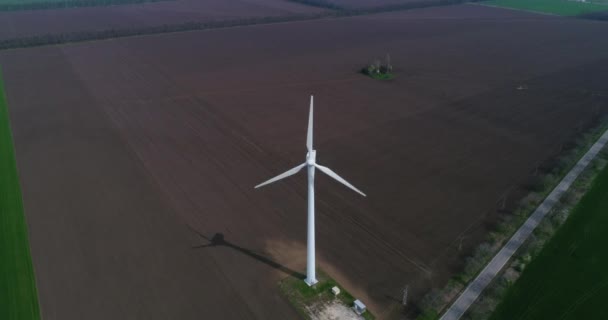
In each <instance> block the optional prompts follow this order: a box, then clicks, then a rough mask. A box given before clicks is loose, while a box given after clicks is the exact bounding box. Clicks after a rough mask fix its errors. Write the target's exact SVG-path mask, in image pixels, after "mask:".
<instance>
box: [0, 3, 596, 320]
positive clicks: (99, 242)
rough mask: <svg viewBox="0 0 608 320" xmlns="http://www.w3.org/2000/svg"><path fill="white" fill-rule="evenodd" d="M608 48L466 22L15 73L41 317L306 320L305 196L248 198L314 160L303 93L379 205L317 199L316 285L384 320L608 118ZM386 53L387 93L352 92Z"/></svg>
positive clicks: (371, 26) (328, 149)
mask: <svg viewBox="0 0 608 320" xmlns="http://www.w3.org/2000/svg"><path fill="white" fill-rule="evenodd" d="M604 29H605V25H603V24H600V23H595V22H590V21H579V20H570V19H560V18H552V17H544V16H542V17H541V16H536V15H531V14H525V13H518V12H512V11H506V10H504V11H503V10H499V9H493V8H484V7H479V6H459V7H451V8H434V9H423V10H415V11H410V12H402V13H390V14H382V15H375V16H365V17H357V18H349V19H335V20H319V21H310V22H298V23H285V24H277V25H268V26H253V27H246V28H234V29H226V30H214V31H206V32H189V33H181V34H167V35H159V36H150V37H142V38H129V39H120V40H114V41H104V42H98V43H88V44H79V45H71V46H63V47H48V48H38V49H27V50H14V51H10V52H4V53H2V54H1V55H0V63H1V64H2V66H3V69H4V74H5V82H6V86H7V88H6V89H7V94H8V98H9V105H10V107H11V118H12V123H13V128H14V134H15V140H16V149H17V159H18V165H19V169H20V173H21V180H22V185H23V192H24V200H25V209H26V214H27V218H28V221H29V224H30V231H31V243H32V252H33V258H34V263H35V267H36V271H37V276H38V286H39V290H40V296H41V297H40V298H41V303H42V310H43V314H44V318H45V319H127V318H129V319H132V318H140V319H166V318H173V319H200V318H201V316H202V315H205V316H206V317H208V318H209V319H212V318H213V319H242V318H258V319H287V318H293V317H294V316H295V314H294V313H293V311H292V310H291V308H290V307H289V306H288V305H287V304H286V302H284V301H283V300H282V299H281V298H280V297H279V296H278V292H277V290H276V286H275V284H274V282H275V281H276V280H278V279H280V278H281V277H284V276H286V273H292V272H301V271H303V270H304V260H303V259H304V249H305V248H304V244H305V219H306V214H305V212H306V211H305V204H306V203H305V187H304V176H301V177H297V178H295V179H291V180H288V181H285V182H283V183H280V184H277V185H273V186H272V187H268V188H266V189H264V190H257V191H254V190H253V186H254V185H255V184H257V183H259V182H260V181H262V180H263V179H265V178H267V177H269V176H271V175H273V174H276V173H279V172H281V170H283V169H287V168H289V167H291V166H293V165H295V164H298V163H300V162H301V161H302V160H303V158H304V155H305V143H304V140H305V128H306V120H307V119H306V114H307V96H308V95H309V94H310V93H314V94H315V95H316V101H317V105H316V106H317V108H316V110H315V111H316V112H315V115H316V119H315V126H316V128H315V131H316V132H315V134H316V136H315V141H316V145H317V150H318V152H319V153H318V161H319V162H320V163H321V164H324V165H328V166H330V167H332V168H334V169H335V170H336V171H337V172H338V173H339V174H340V175H342V176H344V177H345V178H347V179H348V180H349V181H351V182H352V183H353V184H355V185H357V186H358V187H360V188H361V189H362V190H363V191H364V192H366V193H367V194H368V198H365V199H362V198H358V197H357V196H356V195H354V194H352V193H351V192H350V191H348V190H346V189H344V188H342V187H341V186H340V185H337V184H335V183H333V182H331V181H330V180H329V179H327V178H325V177H323V176H319V178H318V179H317V180H318V190H317V193H318V199H317V201H318V228H317V230H318V240H317V241H318V246H319V248H318V254H319V261H320V263H321V267H322V268H324V269H325V270H327V271H328V272H329V273H330V274H331V275H332V276H334V277H335V278H337V279H338V280H339V281H340V282H342V283H344V284H345V285H346V286H347V288H348V289H349V290H350V291H351V292H353V293H355V295H356V296H358V297H362V299H363V300H364V302H366V303H367V304H368V305H369V306H370V308H371V309H372V310H373V311H374V312H375V313H376V314H379V315H381V316H386V315H387V314H388V311H387V310H389V309H390V308H392V307H393V306H394V305H395V302H394V300H393V299H398V298H399V295H400V290H401V287H402V286H403V285H405V284H410V285H411V286H410V288H411V294H412V296H413V297H414V299H417V298H419V297H420V296H421V295H422V294H423V293H425V292H426V291H427V290H428V288H430V287H432V286H441V285H443V284H444V283H445V281H446V280H447V279H448V278H449V277H450V276H451V275H452V274H454V272H456V271H457V270H458V269H459V267H460V265H461V262H462V261H463V259H462V257H463V256H466V255H467V254H468V253H469V251H470V248H471V246H472V245H474V244H475V243H477V242H478V241H479V239H480V238H481V237H482V236H483V235H484V234H485V233H486V231H487V228H488V226H491V225H492V223H493V222H494V221H495V220H496V218H497V213H496V203H497V202H498V201H499V200H500V199H501V197H503V196H504V195H507V197H508V199H509V200H514V199H515V198H516V197H517V196H518V195H519V194H520V193H519V191H518V190H519V189H518V188H517V186H520V185H521V184H522V183H524V182H526V181H527V178H528V176H529V175H530V173H531V172H533V171H534V169H535V168H536V166H537V165H538V164H539V163H540V162H542V161H544V160H547V159H548V158H550V157H551V156H553V155H554V154H555V153H556V152H558V150H559V149H560V145H561V144H562V143H564V142H566V141H568V140H569V139H571V138H572V137H573V136H575V135H576V133H577V132H578V131H579V130H581V129H582V128H584V127H586V126H587V125H589V124H590V122H591V120H592V119H593V118H594V117H597V116H598V115H599V114H603V113H605V112H606V111H608V110H607V102H608V92H607V90H606V87H605V83H606V80H608V62H607V61H606V60H605V59H606V56H605V55H604V54H603V52H606V50H608V40H606V38H605V37H603V36H602V35H603V32H604ZM514 35H520V36H517V37H516V36H514ZM387 52H390V54H391V56H392V59H393V63H394V64H395V66H396V67H397V74H398V77H397V78H396V79H395V80H394V81H391V82H375V81H372V80H370V79H367V78H365V77H363V76H360V75H358V74H357V73H356V70H357V69H358V68H360V67H361V66H362V64H365V63H367V62H368V61H369V60H371V59H372V58H373V57H374V56H382V55H384V54H385V53H387ZM522 84H524V85H526V87H527V88H528V89H527V90H517V89H516V88H517V87H518V86H520V85H522ZM32 93H35V94H32ZM509 190H511V191H509ZM190 228H192V229H194V230H195V231H196V232H198V233H200V234H202V235H204V236H205V237H208V238H211V237H212V236H213V235H214V234H217V233H221V234H222V235H223V238H221V237H216V239H219V238H221V239H224V240H223V241H220V242H217V241H216V242H213V241H211V242H209V241H207V240H205V239H202V238H201V237H199V236H198V235H196V233H195V232H192V231H190V230H189V229H190ZM463 236H465V237H464V238H463V239H465V240H464V241H463V247H462V249H461V250H458V244H459V243H460V239H461V238H462V237H463ZM208 243H211V244H215V245H212V246H209V247H203V248H192V247H197V246H199V245H201V244H208Z"/></svg>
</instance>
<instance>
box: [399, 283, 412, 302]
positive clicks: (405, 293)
mask: <svg viewBox="0 0 608 320" xmlns="http://www.w3.org/2000/svg"><path fill="white" fill-rule="evenodd" d="M409 288H410V286H409V285H407V286H405V289H403V301H401V303H402V304H403V306H404V307H405V306H407V294H408V291H409Z"/></svg>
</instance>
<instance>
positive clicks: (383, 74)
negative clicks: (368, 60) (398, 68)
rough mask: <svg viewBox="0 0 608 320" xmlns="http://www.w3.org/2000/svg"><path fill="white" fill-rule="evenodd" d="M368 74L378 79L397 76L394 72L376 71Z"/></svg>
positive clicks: (388, 78)
mask: <svg viewBox="0 0 608 320" xmlns="http://www.w3.org/2000/svg"><path fill="white" fill-rule="evenodd" d="M368 76H370V77H371V78H372V79H376V80H391V79H394V78H395V75H394V74H392V73H374V74H368Z"/></svg>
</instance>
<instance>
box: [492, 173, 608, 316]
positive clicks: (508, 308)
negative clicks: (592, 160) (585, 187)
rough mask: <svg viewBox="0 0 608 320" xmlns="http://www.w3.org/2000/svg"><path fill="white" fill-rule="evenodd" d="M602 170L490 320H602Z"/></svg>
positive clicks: (607, 212) (607, 215) (606, 294)
mask: <svg viewBox="0 0 608 320" xmlns="http://www.w3.org/2000/svg"><path fill="white" fill-rule="evenodd" d="M607 244H608V167H606V168H605V169H603V170H602V172H601V173H600V174H599V175H598V176H597V177H596V178H595V180H594V182H593V184H592V187H591V189H590V190H589V191H588V192H587V194H585V196H584V197H583V198H582V199H581V201H580V202H579V204H578V205H577V206H576V207H575V208H574V210H573V211H572V213H571V215H570V217H569V218H568V219H567V220H566V222H565V223H564V225H563V226H562V227H560V229H559V230H558V231H557V233H556V234H555V236H554V237H553V238H552V239H551V240H550V241H549V242H548V243H547V245H546V246H545V247H544V248H543V249H542V250H541V252H540V253H539V255H538V256H537V257H536V258H535V259H534V260H533V261H532V262H531V263H530V265H529V266H528V267H527V268H526V269H525V270H524V272H523V273H522V275H521V277H520V278H519V279H518V280H517V281H516V282H515V284H514V285H513V286H512V287H510V288H509V289H508V291H507V294H506V296H505V298H504V300H503V301H502V302H501V303H500V305H499V306H498V307H497V308H496V310H495V312H494V313H493V314H492V316H491V317H490V319H491V320H503V319H505V320H506V319H519V320H526V319H530V320H531V319H560V320H577V319H608V309H607V308H606V301H608V272H607V270H608V250H606V245H607Z"/></svg>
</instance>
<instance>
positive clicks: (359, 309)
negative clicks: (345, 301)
mask: <svg viewBox="0 0 608 320" xmlns="http://www.w3.org/2000/svg"><path fill="white" fill-rule="evenodd" d="M353 309H355V312H356V313H357V314H358V315H362V314H363V313H364V312H365V311H366V310H367V307H366V306H365V304H363V302H361V300H355V302H354V303H353Z"/></svg>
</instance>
